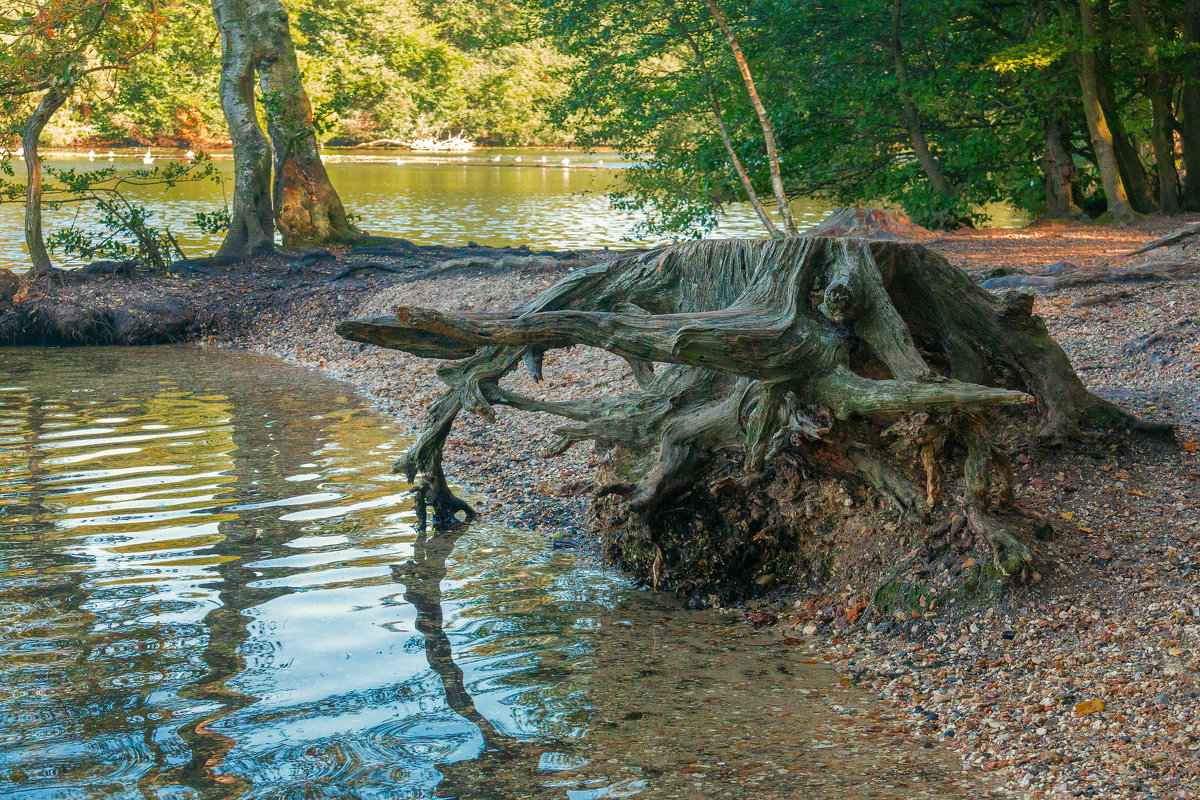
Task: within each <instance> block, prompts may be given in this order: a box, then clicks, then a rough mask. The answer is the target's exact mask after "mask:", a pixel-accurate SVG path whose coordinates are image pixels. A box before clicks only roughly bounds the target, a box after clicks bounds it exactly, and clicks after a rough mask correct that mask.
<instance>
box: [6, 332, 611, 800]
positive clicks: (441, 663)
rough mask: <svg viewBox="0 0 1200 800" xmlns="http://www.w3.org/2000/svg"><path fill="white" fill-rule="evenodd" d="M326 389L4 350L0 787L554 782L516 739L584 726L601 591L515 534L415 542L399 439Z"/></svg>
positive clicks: (145, 790) (479, 533)
mask: <svg viewBox="0 0 1200 800" xmlns="http://www.w3.org/2000/svg"><path fill="white" fill-rule="evenodd" d="M337 388H338V387H337V386H336V385H331V384H325V383H315V384H314V383H313V381H312V378H311V376H309V375H306V374H305V373H302V372H299V371H295V370H291V369H288V368H284V367H280V366H277V365H274V364H264V363H263V362H262V361H260V360H257V359H252V358H247V357H232V356H229V355H225V354H205V353H203V352H201V351H198V350H193V349H183V348H178V349H157V350H140V351H139V350H126V351H119V350H88V351H53V350H37V351H35V350H5V351H0V524H2V526H3V536H0V619H3V620H4V626H3V628H2V629H0V669H2V670H3V676H4V681H3V684H2V685H0V711H2V713H0V795H3V796H4V797H7V798H15V797H21V798H57V797H62V798H67V797H83V796H87V797H93V796H95V797H114V798H115V797H122V798H123V797H147V796H150V797H162V798H168V797H169V798H188V797H235V796H244V797H248V798H249V797H254V798H258V797H264V798H265V797H389V798H392V797H429V796H434V794H435V793H436V792H438V791H439V790H438V787H439V785H445V784H446V782H447V781H448V780H449V781H450V784H453V778H454V776H453V771H452V770H451V769H449V768H448V765H453V764H454V763H455V762H461V761H465V760H472V759H473V760H476V761H477V762H478V763H479V764H487V763H489V762H501V763H503V764H505V767H504V769H505V770H508V771H512V770H518V771H523V773H524V774H525V775H526V776H527V779H528V781H529V784H530V786H531V787H538V786H539V785H540V784H541V783H544V782H545V780H546V778H545V776H547V775H552V776H554V777H555V778H557V777H558V776H557V774H556V773H554V772H552V771H546V770H539V763H540V761H541V758H542V755H543V752H544V751H546V750H547V748H546V747H545V746H541V745H539V746H536V747H531V746H529V745H528V744H527V743H528V742H534V743H544V742H549V741H559V740H561V743H560V744H559V745H557V746H556V749H555V752H558V751H559V750H562V749H564V748H569V747H570V746H571V742H572V741H574V740H576V739H578V738H580V737H581V736H582V735H583V734H584V732H585V730H586V727H587V720H588V715H589V703H588V700H587V698H586V697H585V696H584V692H583V688H582V686H581V685H580V684H579V682H578V680H577V679H576V678H575V675H576V670H577V669H579V667H580V666H582V665H585V664H586V663H587V659H588V654H587V647H586V645H585V643H584V641H583V638H582V635H583V633H584V629H583V628H580V627H579V626H578V625H577V624H576V621H577V619H579V618H586V617H589V616H593V615H595V614H596V613H598V611H599V610H601V609H603V608H606V607H609V606H611V605H612V604H613V603H614V602H615V601H616V600H617V599H618V598H619V597H620V596H621V594H622V592H623V589H622V586H621V584H620V582H619V581H618V580H617V579H615V578H614V577H613V576H611V575H609V574H607V573H605V572H603V571H600V570H598V569H595V568H590V567H586V566H581V565H578V564H576V563H574V562H573V560H572V559H571V558H570V557H568V556H565V555H560V554H555V553H554V551H549V550H545V549H544V548H543V545H542V542H541V541H540V540H539V537H538V535H537V534H536V533H532V532H528V531H525V532H520V531H515V530H508V529H505V528H498V527H487V526H476V527H472V528H470V529H469V530H468V529H458V530H454V531H438V532H435V533H433V534H431V536H430V537H429V538H424V537H418V536H417V534H416V532H415V531H414V527H413V523H414V516H413V513H412V505H411V499H410V496H409V493H408V489H409V487H408V485H407V484H405V483H404V482H403V481H402V480H401V479H400V478H398V477H396V476H393V475H391V474H390V464H391V462H392V461H393V460H394V459H395V458H396V456H397V454H398V451H399V450H400V449H401V448H402V447H403V445H404V444H405V441H404V438H403V437H402V436H400V435H399V434H398V433H397V432H396V431H395V430H393V429H391V428H389V427H388V426H387V425H386V424H385V423H384V421H382V420H381V419H380V418H379V417H377V416H375V415H374V414H372V413H370V412H366V411H364V410H362V409H360V408H357V407H355V406H354V405H353V404H352V403H349V402H347V400H346V398H345V397H339V396H338V395H337ZM547 661H549V662H551V663H552V664H553V666H550V667H547V666H546V664H547ZM566 665H570V667H568V666H566ZM564 757H565V756H564ZM447 773H449V774H450V778H449V779H448V778H446V774H447ZM464 780H466V781H467V783H471V781H472V779H471V778H469V777H468V778H465V779H464ZM606 785H608V784H606ZM562 791H563V790H562V789H559V790H558V792H559V794H558V795H557V796H564V795H562V794H561V792H562ZM442 796H456V795H445V794H443V795H442Z"/></svg>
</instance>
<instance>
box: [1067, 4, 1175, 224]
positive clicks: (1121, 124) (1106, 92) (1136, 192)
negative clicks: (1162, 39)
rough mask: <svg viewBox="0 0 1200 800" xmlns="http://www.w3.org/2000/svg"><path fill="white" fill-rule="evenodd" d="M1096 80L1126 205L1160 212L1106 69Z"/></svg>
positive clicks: (1140, 210) (1141, 209) (1098, 73)
mask: <svg viewBox="0 0 1200 800" xmlns="http://www.w3.org/2000/svg"><path fill="white" fill-rule="evenodd" d="M1085 2H1086V0H1085ZM1097 78H1098V84H1097V85H1098V88H1099V90H1100V104H1101V105H1102V106H1103V108H1104V118H1105V120H1107V122H1108V124H1109V127H1110V129H1111V131H1112V142H1113V154H1114V155H1115V156H1116V158H1117V170H1118V171H1120V173H1121V182H1122V183H1124V184H1125V193H1126V195H1127V196H1128V197H1129V204H1130V205H1131V206H1133V210H1134V211H1136V212H1138V213H1139V214H1153V213H1154V212H1156V211H1158V210H1159V208H1158V203H1157V202H1156V201H1155V199H1154V193H1153V192H1152V191H1151V190H1150V182H1149V181H1148V180H1147V179H1146V165H1145V164H1143V163H1142V158H1141V156H1140V155H1138V149H1137V144H1136V143H1135V142H1134V139H1133V137H1132V136H1131V135H1130V134H1129V131H1128V130H1127V129H1126V128H1125V120H1124V118H1123V117H1122V116H1121V112H1120V109H1118V108H1117V99H1116V95H1114V94H1113V88H1112V80H1111V78H1110V77H1109V73H1108V70H1106V69H1104V68H1103V67H1101V68H1100V69H1099V70H1098V71H1097Z"/></svg>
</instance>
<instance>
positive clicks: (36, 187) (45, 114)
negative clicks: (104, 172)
mask: <svg viewBox="0 0 1200 800" xmlns="http://www.w3.org/2000/svg"><path fill="white" fill-rule="evenodd" d="M65 102H67V93H66V92H65V91H64V90H63V89H62V88H60V87H58V86H54V87H51V88H50V89H49V90H48V91H47V92H46V93H45V94H44V95H42V99H41V100H40V101H38V104H37V108H35V109H34V111H33V115H32V116H30V117H29V121H28V122H26V123H25V128H24V130H22V131H21V147H22V148H24V150H25V170H26V172H27V174H28V177H27V178H26V184H25V245H26V247H28V248H29V258H30V260H31V261H32V262H33V263H32V266H30V268H29V275H30V277H36V276H38V275H45V274H48V273H50V272H52V271H53V270H54V265H53V264H51V263H50V254H49V253H48V252H46V240H45V238H44V237H43V236H42V158H41V156H40V155H38V140H39V139H40V138H41V136H42V130H43V129H45V127H46V123H47V122H49V121H50V118H51V117H53V116H54V112H55V111H58V109H60V108H62V105H63V103H65Z"/></svg>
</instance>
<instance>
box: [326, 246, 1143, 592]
mask: <svg viewBox="0 0 1200 800" xmlns="http://www.w3.org/2000/svg"><path fill="white" fill-rule="evenodd" d="M1032 309H1033V298H1032V295H1029V294H1019V293H1015V292H1010V293H1007V294H1002V295H1000V296H995V295H992V294H990V293H988V292H986V291H984V290H983V289H981V288H979V287H978V286H977V285H975V283H973V282H972V281H971V279H970V278H969V277H968V276H967V275H966V274H965V273H964V272H963V271H962V270H960V269H958V268H956V267H954V266H952V265H950V264H949V263H948V262H947V261H946V260H945V259H944V258H942V257H941V256H939V255H937V254H936V253H934V252H932V251H930V250H928V249H926V248H925V247H923V246H921V245H919V244H915V243H911V242H903V243H902V242H888V241H865V240H862V239H844V238H820V237H793V238H787V239H774V240H719V241H699V242H691V243H687V244H681V245H677V246H674V247H669V248H663V249H658V250H654V251H651V252H648V253H643V254H638V255H634V256H629V257H625V258H620V259H617V260H615V261H611V262H609V263H606V264H601V265H597V266H595V267H590V268H587V269H582V270H579V271H577V272H574V273H572V274H570V275H569V276H567V277H566V278H564V279H563V280H561V281H559V282H558V283H557V284H556V285H554V286H553V287H551V288H549V289H547V290H546V291H544V292H543V293H542V294H541V295H539V296H538V297H536V298H534V299H533V300H531V301H529V302H527V303H525V304H524V305H522V306H520V307H519V308H516V309H513V310H512V311H509V312H500V313H444V312H440V311H436V310H432V309H424V308H409V307H401V308H397V309H396V314H395V316H392V317H380V318H374V319H361V320H349V321H345V322H342V323H340V324H339V325H338V326H337V332H338V333H339V334H340V335H341V336H343V337H345V338H347V339H351V340H354V341H358V342H368V343H372V344H376V345H380V346H383V347H390V348H396V349H400V350H404V351H407V352H409V353H412V354H415V355H417V356H421V357H425V358H438V359H445V360H446V361H447V363H445V364H443V365H442V366H441V368H440V369H439V375H440V377H441V378H442V380H443V381H445V383H446V384H447V386H448V387H449V388H448V390H447V392H446V393H445V394H444V395H443V396H442V397H441V398H440V399H439V400H438V401H437V402H436V403H435V404H434V405H433V407H432V409H431V411H430V417H429V421H428V425H427V427H426V428H425V430H424V432H423V433H422V435H421V436H420V438H419V440H418V441H417V442H416V443H415V444H414V445H413V446H412V448H411V449H410V450H409V451H408V452H407V453H406V455H405V456H404V458H403V459H402V460H401V461H400V462H399V463H398V464H397V471H402V472H405V473H407V474H408V476H409V480H410V481H416V480H417V477H418V476H420V481H419V483H418V484H417V486H418V488H417V508H418V513H419V516H420V520H421V524H422V525H424V523H425V515H426V508H427V507H428V506H432V508H433V510H434V514H435V519H448V518H450V517H452V516H454V515H456V514H458V513H460V512H461V513H466V514H467V515H472V514H473V512H472V511H471V509H470V508H469V507H468V506H467V504H466V503H464V502H463V501H461V500H460V499H458V498H456V497H455V496H454V495H453V494H452V492H451V491H450V489H449V488H448V485H447V482H446V478H445V475H444V474H443V472H442V450H443V447H444V445H445V442H446V438H447V436H448V435H449V433H450V430H451V426H452V425H453V424H454V420H455V417H456V416H457V415H458V413H459V412H460V411H462V410H464V409H465V410H467V411H472V412H475V413H478V414H481V415H483V416H484V417H485V418H489V419H491V418H494V412H493V407H494V406H496V405H507V406H511V407H513V408H516V409H519V410H522V411H540V412H545V413H548V414H552V415H555V416H558V417H562V418H564V419H565V420H567V424H564V425H563V426H562V427H560V428H558V429H557V431H556V437H557V438H556V441H555V442H554V443H553V444H552V445H551V446H550V448H549V449H548V453H549V454H550V455H555V454H560V453H562V452H565V451H566V450H567V449H568V448H570V447H571V446H573V445H574V444H576V443H578V442H582V441H584V440H592V441H594V442H595V443H596V445H597V449H598V450H599V451H601V452H602V453H603V454H604V459H603V462H602V469H601V470H600V477H601V481H602V483H601V485H599V486H598V487H597V500H596V518H597V522H598V525H599V529H600V532H601V535H602V537H603V540H604V542H605V545H606V549H607V551H608V553H609V554H610V555H611V556H612V557H613V558H614V559H615V560H616V561H617V562H619V563H620V564H622V565H623V566H625V567H626V568H628V569H630V570H632V571H633V572H634V573H635V575H637V576H638V577H640V578H642V579H644V580H645V581H646V582H648V583H651V584H653V585H654V586H655V587H669V588H674V589H678V590H680V591H684V592H689V593H692V592H702V591H710V590H712V589H713V588H715V587H720V586H728V585H731V584H740V585H743V586H750V587H753V586H755V585H768V584H770V583H773V582H775V581H782V580H785V579H787V580H794V579H797V578H801V577H804V576H810V577H816V576H819V575H820V574H821V572H822V570H823V569H827V565H823V564H822V559H823V558H824V556H822V547H823V546H828V544H829V540H830V539H831V537H837V536H841V537H843V538H847V537H848V538H850V539H853V538H854V537H855V536H858V535H860V534H865V533H867V532H871V533H872V535H874V534H877V533H880V532H883V535H895V536H897V537H910V536H914V535H917V536H918V540H923V541H925V542H926V544H927V545H928V546H929V547H934V548H937V547H940V548H942V549H944V550H947V551H949V550H951V549H953V547H958V548H959V549H958V552H959V553H960V554H961V553H964V552H965V551H966V550H965V549H964V543H965V545H966V546H971V547H973V546H978V547H979V548H980V549H981V550H982V551H984V552H986V553H988V554H989V557H990V559H991V562H992V564H993V565H994V567H995V569H996V570H997V571H998V574H1002V575H1005V576H1011V577H1013V578H1020V577H1022V576H1023V575H1025V574H1027V572H1028V571H1029V568H1030V565H1031V563H1033V562H1034V561H1035V558H1036V554H1035V550H1036V544H1035V543H1034V542H1033V539H1032V537H1031V536H1030V535H1029V533H1030V531H1031V530H1032V529H1033V527H1034V526H1033V524H1032V523H1031V521H1030V518H1029V517H1027V516H1025V515H1023V514H1022V513H1021V512H1020V511H1019V510H1018V509H1016V508H1014V506H1013V476H1012V472H1011V470H1010V468H1009V462H1008V456H1007V455H1006V453H1005V451H1004V449H1003V448H1002V447H1001V446H1000V444H999V437H998V435H997V432H998V431H999V430H1000V429H1001V428H1002V427H1005V426H1011V425H1013V424H1029V423H1030V422H1032V424H1034V425H1035V426H1036V433H1037V436H1038V437H1039V438H1040V439H1041V440H1043V441H1045V442H1049V443H1057V442H1061V441H1062V440H1063V439H1065V438H1067V437H1077V436H1089V435H1094V434H1096V433H1098V432H1102V431H1106V430H1112V429H1115V428H1125V429H1129V428H1140V429H1150V427H1151V426H1149V425H1148V424H1146V423H1142V422H1140V421H1139V420H1136V419H1135V418H1133V417H1132V416H1130V415H1128V414H1127V413H1125V412H1124V411H1122V410H1121V409H1119V408H1118V407H1116V406H1115V405H1113V404H1112V403H1110V402H1108V401H1106V400H1103V399H1101V398H1099V397H1096V396H1095V395H1093V394H1091V393H1090V392H1088V391H1087V389H1086V388H1085V387H1084V386H1083V383H1082V382H1081V381H1080V380H1079V378H1078V377H1077V376H1076V374H1075V372H1074V370H1073V369H1072V367H1071V364H1070V362H1069V361H1068V359H1067V357H1066V355H1065V354H1064V352H1063V351H1062V349H1061V348H1060V347H1059V346H1058V345H1057V344H1056V343H1055V342H1054V341H1053V339H1052V338H1051V337H1050V335H1049V333H1048V332H1047V329H1046V326H1045V324H1044V323H1043V322H1042V320H1041V319H1040V318H1039V317H1037V316H1035V315H1033V314H1032ZM574 345H587V346H592V347H600V348H603V349H605V350H608V351H610V352H612V353H615V354H617V355H619V356H621V357H623V358H624V359H626V360H627V361H628V362H629V364H630V367H631V369H632V370H633V374H634V376H635V377H636V379H637V381H638V384H639V387H640V388H638V389H636V390H633V391H629V392H626V393H623V394H620V395H617V396H613V397H597V398H594V399H591V400H587V401H583V402H548V401H542V400H538V399H534V398H531V397H526V396H522V395H519V394H516V393H514V392H511V391H509V390H507V389H505V388H503V387H501V386H500V380H501V378H502V377H503V376H504V375H505V374H507V373H508V372H510V371H511V370H513V369H515V368H518V367H519V366H520V365H521V364H522V363H524V364H525V365H526V366H527V367H528V368H529V370H530V371H531V373H532V374H533V377H534V378H535V379H540V373H541V362H542V354H543V353H544V352H545V351H546V350H549V349H552V348H565V347H571V346H574ZM921 537H923V539H922V538H921Z"/></svg>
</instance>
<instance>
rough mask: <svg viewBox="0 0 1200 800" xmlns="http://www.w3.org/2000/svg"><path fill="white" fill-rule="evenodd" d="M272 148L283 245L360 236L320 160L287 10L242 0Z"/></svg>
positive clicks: (266, 0)
mask: <svg viewBox="0 0 1200 800" xmlns="http://www.w3.org/2000/svg"><path fill="white" fill-rule="evenodd" d="M244 2H245V6H246V10H247V19H248V22H249V26H250V31H251V35H252V37H253V40H254V57H255V66H256V67H257V69H258V76H259V82H260V84H261V86H262V94H263V104H264V106H265V107H266V111H267V131H268V133H269V134H270V136H271V145H272V148H273V150H274V167H275V187H274V201H275V202H274V206H275V223H276V225H278V227H279V232H280V234H281V235H282V236H283V243H284V244H285V245H293V244H316V245H322V244H347V243H352V242H354V241H357V240H358V239H359V238H360V234H359V232H358V231H357V230H356V229H355V228H354V226H353V225H351V224H350V221H349V220H348V219H347V218H346V210H345V208H344V207H343V206H342V201H341V198H340V197H338V193H337V191H336V190H335V189H334V188H333V184H332V183H330V181H329V175H328V173H326V171H325V165H324V163H322V161H321V152H320V148H319V147H318V145H317V135H316V130H315V129H314V128H313V117H312V104H311V102H310V101H309V98H308V92H306V91H305V89H304V83H303V81H302V80H301V77H300V66H299V64H298V62H297V61H296V49H295V47H294V46H293V44H292V35H291V29H290V26H289V24H288V15H287V11H285V10H284V8H283V6H282V5H281V4H280V3H279V0H244Z"/></svg>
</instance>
